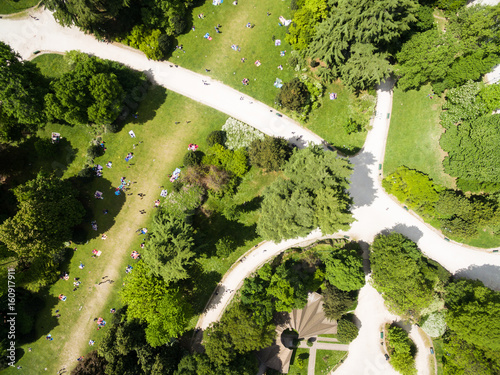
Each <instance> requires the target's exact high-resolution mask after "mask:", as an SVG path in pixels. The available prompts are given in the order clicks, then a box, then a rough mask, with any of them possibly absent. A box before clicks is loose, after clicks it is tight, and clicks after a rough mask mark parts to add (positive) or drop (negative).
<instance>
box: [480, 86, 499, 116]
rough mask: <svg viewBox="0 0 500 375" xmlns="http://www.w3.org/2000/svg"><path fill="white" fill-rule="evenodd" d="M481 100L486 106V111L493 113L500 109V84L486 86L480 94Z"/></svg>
mask: <svg viewBox="0 0 500 375" xmlns="http://www.w3.org/2000/svg"><path fill="white" fill-rule="evenodd" d="M479 98H480V100H481V101H482V102H484V104H485V105H486V110H487V111H488V112H492V111H494V110H496V109H499V108H500V84H498V83H497V84H496V85H485V86H484V87H483V88H482V89H481V91H480V92H479Z"/></svg>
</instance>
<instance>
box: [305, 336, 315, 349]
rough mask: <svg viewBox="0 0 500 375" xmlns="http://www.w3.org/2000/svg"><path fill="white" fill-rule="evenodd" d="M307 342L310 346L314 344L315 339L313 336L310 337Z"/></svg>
mask: <svg viewBox="0 0 500 375" xmlns="http://www.w3.org/2000/svg"><path fill="white" fill-rule="evenodd" d="M306 344H307V346H308V347H311V346H313V344H314V340H313V339H312V338H309V339H307V342H306Z"/></svg>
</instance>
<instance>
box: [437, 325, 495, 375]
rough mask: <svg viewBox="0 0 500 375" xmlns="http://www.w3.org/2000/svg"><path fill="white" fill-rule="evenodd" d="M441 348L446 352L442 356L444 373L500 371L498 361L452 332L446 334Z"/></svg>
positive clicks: (482, 374) (491, 374)
mask: <svg viewBox="0 0 500 375" xmlns="http://www.w3.org/2000/svg"><path fill="white" fill-rule="evenodd" d="M443 350H444V352H445V353H446V356H443V362H444V363H443V365H444V374H445V375H467V374H477V375H494V374H498V371H500V366H499V364H498V362H497V361H495V360H492V359H489V358H488V357H489V356H488V355H487V353H485V351H484V350H481V349H480V348H478V347H477V346H475V345H473V344H470V343H468V342H467V341H464V340H461V339H460V338H458V337H457V335H455V334H453V333H451V334H450V335H448V336H447V338H446V340H445V342H444V346H443Z"/></svg>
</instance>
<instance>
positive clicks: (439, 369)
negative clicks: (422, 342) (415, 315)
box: [432, 339, 444, 375]
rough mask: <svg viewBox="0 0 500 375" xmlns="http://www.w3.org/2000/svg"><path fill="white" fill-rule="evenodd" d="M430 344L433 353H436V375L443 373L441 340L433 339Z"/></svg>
mask: <svg viewBox="0 0 500 375" xmlns="http://www.w3.org/2000/svg"><path fill="white" fill-rule="evenodd" d="M432 345H433V346H434V353H435V354H436V361H437V375H443V356H444V351H443V340H442V339H433V340H432Z"/></svg>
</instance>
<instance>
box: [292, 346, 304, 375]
mask: <svg viewBox="0 0 500 375" xmlns="http://www.w3.org/2000/svg"><path fill="white" fill-rule="evenodd" d="M300 355H303V356H304V357H305V356H307V358H306V359H305V360H304V362H303V365H302V366H299V365H298V362H297V360H298V358H299V356H300ZM308 364H309V349H301V348H299V349H295V350H294V352H293V355H292V359H291V360H290V369H289V370H288V375H307V366H308Z"/></svg>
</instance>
